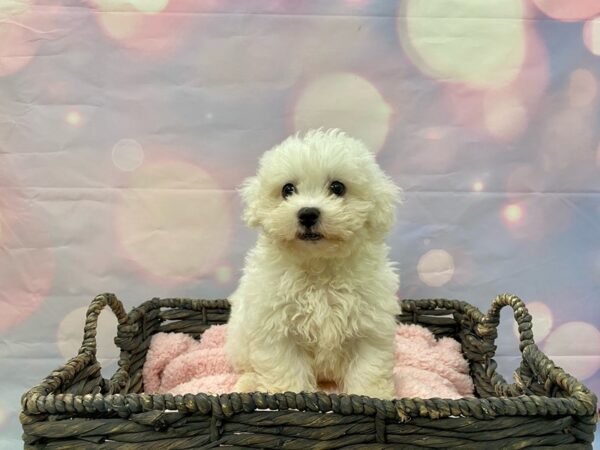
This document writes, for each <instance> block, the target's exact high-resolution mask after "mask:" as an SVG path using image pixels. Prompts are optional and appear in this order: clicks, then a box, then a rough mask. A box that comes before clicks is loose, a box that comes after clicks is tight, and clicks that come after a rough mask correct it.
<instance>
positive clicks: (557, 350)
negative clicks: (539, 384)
mask: <svg viewBox="0 0 600 450" xmlns="http://www.w3.org/2000/svg"><path fill="white" fill-rule="evenodd" d="M544 352H545V353H546V354H547V355H548V356H549V357H550V359H552V360H553V361H554V362H555V363H556V364H557V365H558V366H560V367H562V368H563V369H564V370H565V371H567V372H568V373H570V374H571V375H573V376H574V377H575V378H578V379H580V380H584V379H586V378H589V377H591V376H592V375H594V374H595V373H596V371H597V370H598V369H600V331H598V329H597V328H596V327H595V326H593V325H592V324H590V323H587V322H579V321H575V322H567V323H564V324H562V325H560V326H559V327H558V328H556V329H555V330H554V331H553V332H552V333H551V334H550V336H548V338H546V344H545V345H544Z"/></svg>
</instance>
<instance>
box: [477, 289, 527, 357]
mask: <svg viewBox="0 0 600 450" xmlns="http://www.w3.org/2000/svg"><path fill="white" fill-rule="evenodd" d="M505 306H510V307H511V308H512V310H513V312H514V318H515V321H516V322H517V325H518V328H519V350H520V351H521V353H523V350H524V349H525V347H527V346H528V345H532V344H535V341H534V340H533V330H532V323H531V315H530V314H529V311H528V310H527V307H526V306H525V303H524V302H523V300H521V299H520V298H519V297H517V296H516V295H512V294H500V295H498V296H497V297H496V298H495V299H494V301H493V302H492V306H491V307H490V309H489V311H488V313H487V314H486V315H485V316H483V317H482V318H481V322H480V326H479V330H478V331H480V332H481V334H482V335H486V334H488V335H489V334H493V335H494V336H493V338H494V339H495V338H496V334H497V333H496V328H497V327H498V324H499V323H500V311H501V310H502V308H504V307H505Z"/></svg>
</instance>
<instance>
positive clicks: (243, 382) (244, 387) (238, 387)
mask: <svg viewBox="0 0 600 450" xmlns="http://www.w3.org/2000/svg"><path fill="white" fill-rule="evenodd" d="M233 389H234V391H235V392H256V391H259V390H260V388H259V386H258V379H257V376H256V374H255V373H253V372H247V373H243V374H242V375H240V378H239V379H238V381H237V383H235V386H234V388H233Z"/></svg>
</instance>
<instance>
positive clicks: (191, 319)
mask: <svg viewBox="0 0 600 450" xmlns="http://www.w3.org/2000/svg"><path fill="white" fill-rule="evenodd" d="M106 305H108V306H110V308H111V309H112V310H113V312H114V313H115V315H116V316H117V318H118V321H119V328H118V335H117V338H116V339H115V342H116V343H117V345H118V346H119V347H120V348H121V357H120V361H119V369H118V370H117V371H116V373H115V374H114V376H113V377H112V378H111V379H110V380H106V379H103V378H102V376H101V374H100V366H99V364H98V362H97V360H96V326H97V321H98V315H99V313H100V311H101V310H102V309H103V308H104V307H105V306H106ZM507 305H508V306H510V307H512V309H513V310H514V316H515V319H516V321H517V322H518V324H519V333H520V349H521V352H522V355H523V358H522V362H521V365H520V367H519V369H518V370H517V372H516V373H515V380H516V383H515V384H507V383H506V382H505V381H504V379H503V378H502V377H501V376H500V375H499V374H498V373H497V372H496V362H495V361H494V359H493V358H494V352H495V350H496V346H495V345H494V340H495V338H496V333H497V332H496V329H497V326H498V323H499V316H500V310H501V309H502V308H503V307H504V306H507ZM402 311H403V312H402V314H401V315H400V316H399V317H398V320H399V322H406V323H418V324H420V325H423V326H425V327H427V328H429V329H430V330H432V331H433V332H434V333H435V334H436V336H451V337H453V338H455V339H457V340H458V341H459V342H460V343H461V344H462V350H463V352H464V354H465V355H466V357H467V358H468V359H469V361H470V366H471V375H472V377H473V381H474V383H475V386H476V393H477V398H464V399H459V400H445V399H440V398H433V399H418V398H403V399H398V400H394V401H383V400H379V399H374V398H368V397H361V396H355V395H333V394H332V395H327V394H324V393H292V392H288V393H283V394H274V395H269V394H265V393H254V394H235V393H232V394H226V395H220V396H212V395H207V394H202V393H200V394H198V393H190V394H186V395H183V396H173V395H169V394H167V395H148V394H144V393H142V392H143V384H142V366H143V364H144V361H145V357H146V352H147V350H148V346H149V344H150V339H151V337H152V335H153V334H155V333H158V332H161V331H162V332H185V333H189V334H190V335H193V336H195V337H198V338H199V337H200V336H201V335H202V332H203V331H204V330H206V329H207V328H208V327H209V326H211V325H213V324H222V323H225V322H226V321H227V318H228V315H229V304H228V302H227V301H226V300H215V301H206V300H190V299H176V298H174V299H153V300H151V301H148V302H146V303H144V304H142V305H141V306H139V307H137V308H134V309H133V310H132V311H131V312H130V313H129V314H127V313H126V312H125V310H124V309H123V305H122V304H121V302H119V300H117V298H116V297H115V296H114V295H112V294H104V295H100V296H98V297H96V298H95V299H94V300H93V301H92V303H91V305H90V307H89V310H88V313H87V320H86V324H85V332H84V340H83V344H82V347H81V349H80V351H79V354H78V355H77V356H75V357H74V358H73V359H71V360H70V361H69V362H67V363H66V364H65V365H64V366H62V367H60V368H59V369H57V370H56V371H54V372H52V374H50V376H48V377H47V378H46V379H45V380H44V381H43V382H42V383H41V384H40V385H39V386H36V387H34V388H33V389H31V390H29V391H28V392H27V393H26V394H25V395H24V396H23V399H22V408H23V412H22V413H21V423H22V425H23V430H24V434H23V440H24V443H25V447H24V448H26V449H77V450H85V449H96V448H102V449H117V448H118V449H124V450H133V449H136V450H137V449H144V450H146V449H170V450H173V449H208V448H214V447H219V446H224V447H229V448H235V449H242V448H285V449H333V448H348V449H388V448H400V449H424V448H438V449H439V448H444V449H450V448H451V449H459V448H460V449H469V450H471V449H473V450H474V449H486V450H487V449H522V448H537V449H542V448H549V447H555V448H561V449H591V448H592V446H591V442H592V440H593V437H594V431H595V428H596V420H597V409H596V408H597V407H596V402H597V399H596V396H595V395H594V394H593V393H591V392H590V391H589V390H588V389H587V388H586V387H585V386H583V385H582V384H581V383H580V382H579V381H577V380H576V379H575V378H573V377H572V376H570V375H568V374H566V373H565V372H564V371H563V370H562V369H560V368H559V367H556V366H555V365H554V364H553V363H552V361H551V360H550V359H548V358H547V357H546V356H545V355H544V354H543V353H542V352H541V351H540V350H539V349H538V348H537V346H536V345H535V344H534V342H533V336H532V332H531V316H530V315H529V314H528V312H527V309H526V308H525V306H524V304H523V302H522V301H521V300H520V299H519V298H517V297H515V296H512V295H508V294H504V295H500V296H498V297H497V298H496V299H495V300H494V302H493V304H492V307H491V309H490V310H489V312H488V313H487V314H482V313H481V312H480V311H479V310H478V309H477V308H475V307H473V306H471V305H469V304H468V303H465V302H461V301H457V300H405V301H403V302H402Z"/></svg>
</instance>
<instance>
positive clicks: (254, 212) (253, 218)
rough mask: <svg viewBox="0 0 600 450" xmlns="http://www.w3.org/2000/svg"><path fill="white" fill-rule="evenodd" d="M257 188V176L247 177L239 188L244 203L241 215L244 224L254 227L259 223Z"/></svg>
mask: <svg viewBox="0 0 600 450" xmlns="http://www.w3.org/2000/svg"><path fill="white" fill-rule="evenodd" d="M258 189H259V186H258V178H257V177H250V178H247V179H246V180H245V181H244V183H242V185H241V187H240V188H239V192H240V194H241V196H242V200H244V204H245V206H244V213H243V215H242V217H243V219H244V221H245V222H246V224H247V225H248V226H249V227H251V228H255V227H257V226H259V225H260V220H259V218H258V207H257V202H258V198H259V193H258Z"/></svg>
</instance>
